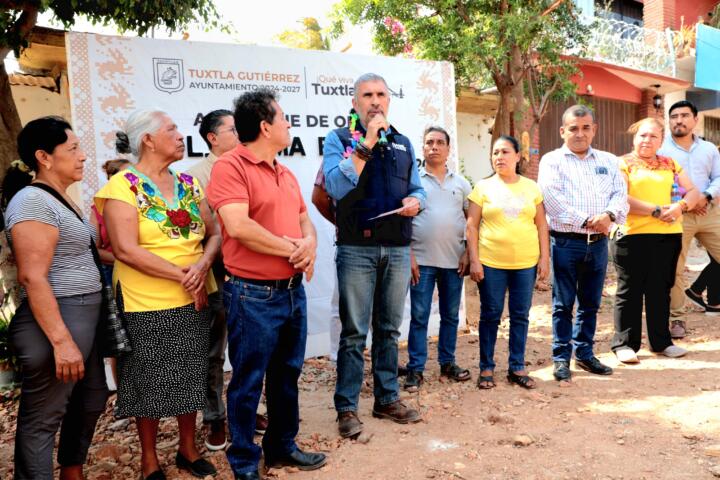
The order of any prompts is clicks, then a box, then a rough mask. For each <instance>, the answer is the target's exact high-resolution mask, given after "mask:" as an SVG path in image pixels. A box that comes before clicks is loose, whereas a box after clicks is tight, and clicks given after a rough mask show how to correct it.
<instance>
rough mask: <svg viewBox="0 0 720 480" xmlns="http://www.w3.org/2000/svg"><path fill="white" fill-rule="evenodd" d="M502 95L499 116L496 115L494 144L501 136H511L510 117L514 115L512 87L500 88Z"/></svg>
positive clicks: (493, 133)
mask: <svg viewBox="0 0 720 480" xmlns="http://www.w3.org/2000/svg"><path fill="white" fill-rule="evenodd" d="M498 93H499V94H500V103H499V105H498V111H497V115H495V123H494V124H493V129H492V143H495V140H497V139H498V137H499V136H500V135H510V134H511V132H510V116H511V115H512V87H507V86H504V87H502V88H498Z"/></svg>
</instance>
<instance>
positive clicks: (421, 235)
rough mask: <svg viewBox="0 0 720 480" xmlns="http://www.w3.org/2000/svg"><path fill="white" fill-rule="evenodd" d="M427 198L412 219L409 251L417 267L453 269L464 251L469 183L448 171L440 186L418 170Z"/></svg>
mask: <svg viewBox="0 0 720 480" xmlns="http://www.w3.org/2000/svg"><path fill="white" fill-rule="evenodd" d="M420 182H421V183H422V187H423V189H425V194H426V195H427V199H426V201H425V208H424V209H423V210H422V211H421V212H420V213H419V214H418V215H416V216H415V217H413V230H412V251H413V255H415V260H416V261H417V263H418V265H425V266H428V267H437V268H457V267H458V262H459V261H460V257H461V256H462V255H463V253H464V252H465V211H466V210H467V207H468V200H467V196H468V195H469V194H470V191H471V187H470V183H469V182H468V181H467V180H465V178H464V177H463V176H462V175H458V174H456V173H454V172H448V173H447V174H446V175H445V178H444V180H443V182H442V184H441V183H440V182H439V181H438V179H437V177H435V176H434V175H432V174H430V173H428V172H427V171H426V170H425V169H422V170H420Z"/></svg>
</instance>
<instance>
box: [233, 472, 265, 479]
mask: <svg viewBox="0 0 720 480" xmlns="http://www.w3.org/2000/svg"><path fill="white" fill-rule="evenodd" d="M235 480H260V472H258V471H257V470H255V471H254V472H245V473H236V474H235Z"/></svg>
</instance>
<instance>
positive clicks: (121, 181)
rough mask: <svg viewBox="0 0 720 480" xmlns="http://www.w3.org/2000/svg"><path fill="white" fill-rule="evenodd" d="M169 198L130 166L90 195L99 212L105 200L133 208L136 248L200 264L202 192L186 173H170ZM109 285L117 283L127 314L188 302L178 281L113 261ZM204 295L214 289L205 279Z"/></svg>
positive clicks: (184, 263) (175, 260) (185, 263)
mask: <svg viewBox="0 0 720 480" xmlns="http://www.w3.org/2000/svg"><path fill="white" fill-rule="evenodd" d="M171 173H173V175H174V178H175V187H174V198H171V199H166V198H164V197H163V195H162V193H161V192H160V189H159V188H157V186H155V184H154V183H153V182H152V181H151V180H150V179H149V178H148V177H146V176H145V175H143V174H142V173H140V172H139V171H138V170H137V169H135V168H134V167H130V168H128V169H126V170H123V171H121V172H118V173H117V174H115V175H114V176H113V177H112V178H111V179H110V181H109V182H108V183H107V184H106V185H105V186H104V187H103V188H101V189H100V191H98V192H97V194H96V195H95V206H96V208H97V209H98V211H99V212H100V214H102V213H103V209H104V207H105V201H106V200H109V199H112V200H119V201H121V202H125V203H128V204H130V205H132V206H133V207H135V208H137V220H138V244H139V245H140V246H141V247H142V248H144V249H146V250H148V251H149V252H151V253H153V254H155V255H157V256H159V257H161V258H164V259H165V260H167V261H169V262H171V263H173V264H175V265H178V266H181V267H185V266H189V265H192V264H194V263H196V262H197V261H198V260H200V257H202V253H203V246H202V241H203V239H204V238H205V223H204V222H203V221H202V218H201V217H200V201H201V200H202V199H203V198H204V196H203V192H202V189H201V188H200V185H199V184H198V182H197V180H195V179H194V178H193V177H191V176H190V175H187V174H185V173H175V172H173V171H172V170H171ZM113 284H114V285H115V286H117V285H118V284H120V286H121V288H122V296H123V302H124V306H125V311H127V312H146V311H154V310H165V309H169V308H176V307H181V306H184V305H187V304H189V303H192V301H193V300H192V297H191V296H190V295H189V294H188V293H187V292H186V291H185V289H184V288H183V287H182V285H180V283H178V282H176V281H173V280H168V279H164V278H158V277H153V276H151V275H148V274H146V273H144V272H141V271H139V270H136V269H134V268H132V267H131V266H129V265H127V264H124V263H123V262H121V261H119V260H116V261H115V268H114V270H113ZM206 288H207V291H208V293H212V292H214V291H216V290H217V286H216V285H215V280H214V279H213V276H212V275H208V278H207V284H206Z"/></svg>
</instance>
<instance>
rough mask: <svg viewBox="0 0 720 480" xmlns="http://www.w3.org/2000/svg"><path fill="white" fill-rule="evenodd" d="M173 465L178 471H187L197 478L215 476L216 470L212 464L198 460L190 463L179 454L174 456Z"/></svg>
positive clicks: (201, 459)
mask: <svg viewBox="0 0 720 480" xmlns="http://www.w3.org/2000/svg"><path fill="white" fill-rule="evenodd" d="M175 465H177V467H178V469H179V470H187V471H189V472H190V473H191V474H192V475H193V476H194V477H197V478H205V477H206V476H208V475H215V474H217V470H215V467H214V466H213V464H212V463H210V462H208V461H207V460H205V459H203V458H198V459H197V460H195V461H194V462H191V461H190V460H188V459H187V458H185V457H184V456H183V455H182V454H181V453H180V452H178V453H177V455H175Z"/></svg>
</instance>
